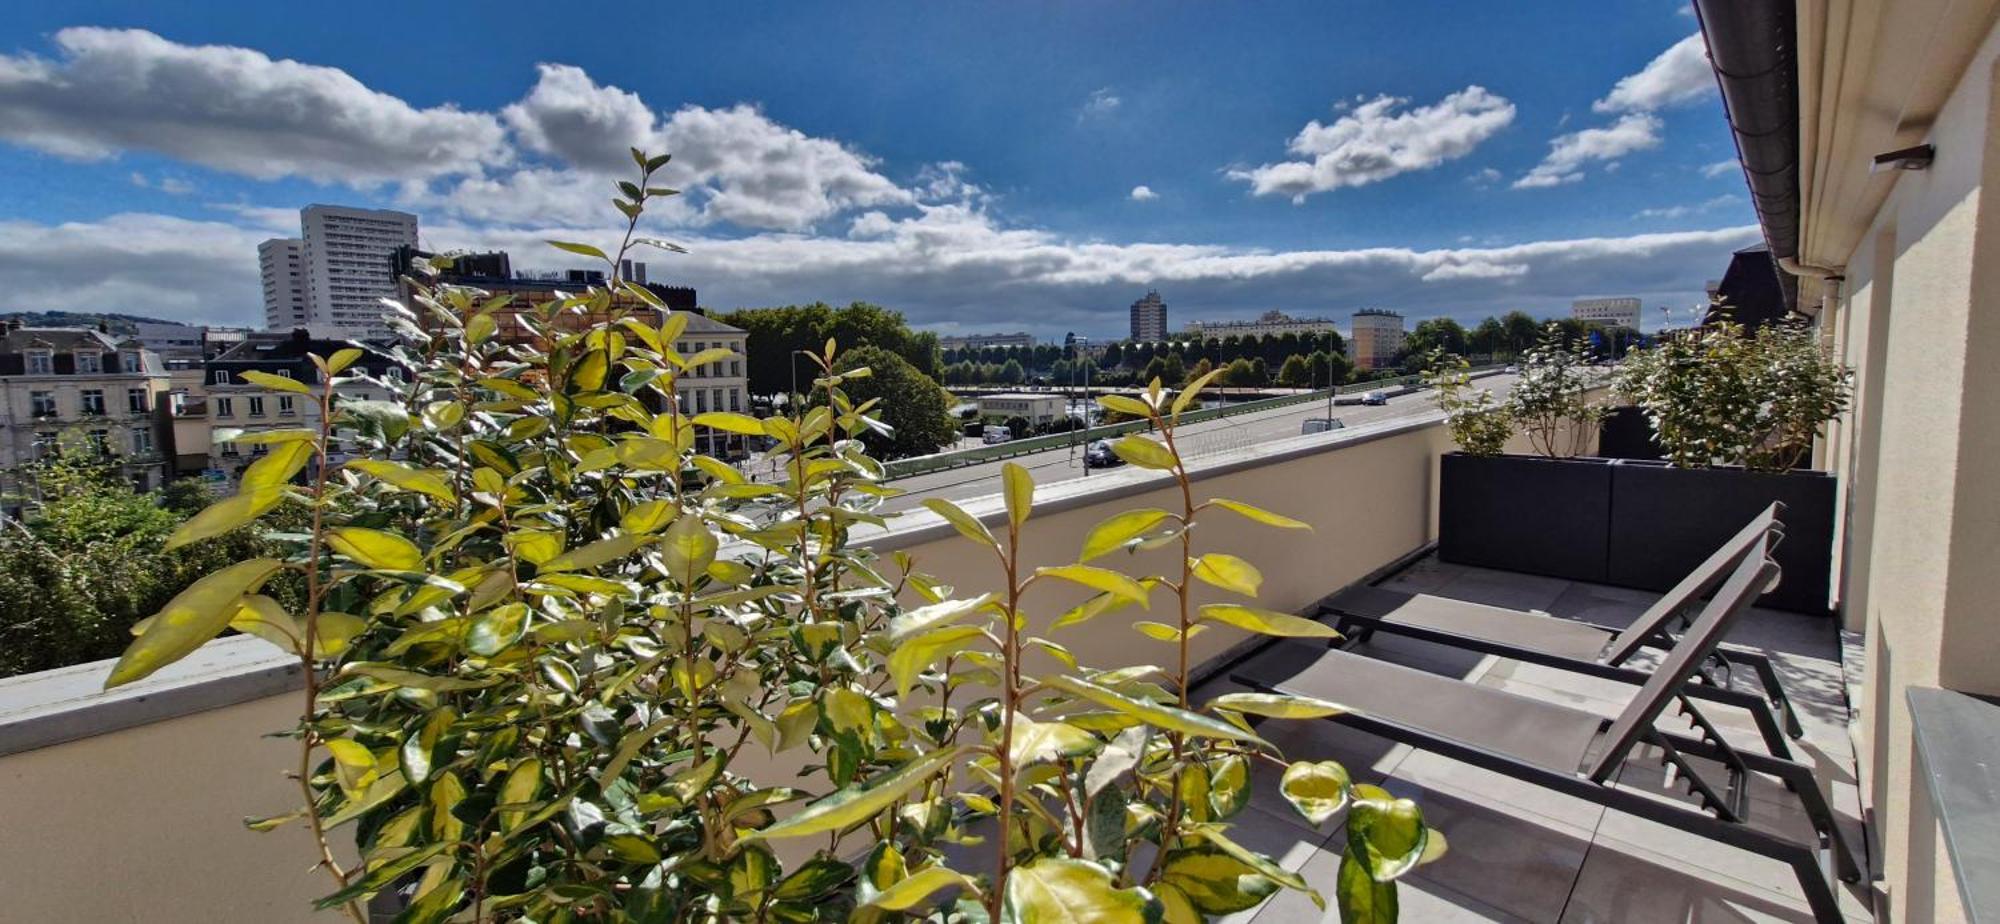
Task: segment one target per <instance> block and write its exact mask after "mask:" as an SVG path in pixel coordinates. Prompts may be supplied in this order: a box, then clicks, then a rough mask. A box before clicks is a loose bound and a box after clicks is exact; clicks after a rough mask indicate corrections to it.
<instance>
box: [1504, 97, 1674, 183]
mask: <svg viewBox="0 0 2000 924" xmlns="http://www.w3.org/2000/svg"><path fill="white" fill-rule="evenodd" d="M1659 144H1660V119H1659V117H1658V116H1655V115H1653V114H1652V113H1650V112H1629V113H1626V114H1625V115H1622V116H1619V117H1618V121H1616V122H1613V123H1612V124H1610V125H1608V126H1605V127H1603V128H1586V129H1583V130H1581V131H1574V132H1570V133H1569V134H1566V135H1557V136H1556V137H1555V138H1553V139H1551V140H1550V141H1549V153H1548V155H1547V156H1545V157H1543V158H1542V162H1541V163H1539V164H1536V165H1535V168H1534V169H1533V170H1530V171H1528V172H1527V173H1526V174H1524V175H1522V177H1521V178H1520V179H1518V180H1515V181H1514V188H1515V189H1537V188H1543V187H1549V186H1560V185H1562V184H1564V183H1574V182H1576V181H1578V180H1581V179H1583V171H1584V168H1585V167H1587V166H1589V165H1590V164H1591V163H1592V162H1594V161H1609V160H1613V159H1615V158H1619V157H1623V156H1625V155H1627V154H1630V153H1632V152H1634V151H1644V150H1647V149H1649V148H1655V147H1659Z"/></svg>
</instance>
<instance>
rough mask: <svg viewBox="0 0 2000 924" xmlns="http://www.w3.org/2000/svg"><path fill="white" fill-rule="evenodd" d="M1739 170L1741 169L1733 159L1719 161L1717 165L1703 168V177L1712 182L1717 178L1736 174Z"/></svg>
mask: <svg viewBox="0 0 2000 924" xmlns="http://www.w3.org/2000/svg"><path fill="white" fill-rule="evenodd" d="M1738 169H1739V167H1738V165H1737V163H1736V161H1735V160H1733V159H1732V160H1718V161H1716V162H1715V163H1712V164H1709V165H1708V166H1706V167H1703V168H1701V175H1702V176H1705V177H1707V178H1709V179H1711V180H1712V179H1715V178H1716V177H1720V176H1728V175H1730V174H1732V173H1735V172H1736V171H1737V170H1738Z"/></svg>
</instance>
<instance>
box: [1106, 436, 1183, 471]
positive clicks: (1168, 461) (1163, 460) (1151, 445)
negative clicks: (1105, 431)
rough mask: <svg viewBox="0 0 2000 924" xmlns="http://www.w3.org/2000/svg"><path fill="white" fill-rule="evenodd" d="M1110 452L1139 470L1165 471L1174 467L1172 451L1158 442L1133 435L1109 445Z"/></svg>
mask: <svg viewBox="0 0 2000 924" xmlns="http://www.w3.org/2000/svg"><path fill="white" fill-rule="evenodd" d="M1111 451H1112V452H1114V453H1117V454H1118V458H1120V459H1124V460H1125V461H1127V462H1130V463H1132V464H1133V465H1136V466H1139V467H1140V468H1150V469H1157V470H1162V471H1164V470H1167V469H1171V468H1173V467H1174V454H1173V451H1172V450H1170V449H1168V448H1167V447H1166V446H1165V445H1163V444H1162V443H1160V441H1158V440H1154V439H1149V438H1147V437H1143V436H1138V435H1133V436H1127V437H1125V438H1123V439H1120V440H1119V441H1118V442H1115V443H1112V444H1111Z"/></svg>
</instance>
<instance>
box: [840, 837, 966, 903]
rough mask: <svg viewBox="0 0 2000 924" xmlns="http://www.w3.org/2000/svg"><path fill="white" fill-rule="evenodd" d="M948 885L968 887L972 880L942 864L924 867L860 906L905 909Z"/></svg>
mask: <svg viewBox="0 0 2000 924" xmlns="http://www.w3.org/2000/svg"><path fill="white" fill-rule="evenodd" d="M884 843H885V844H886V843H887V842H884ZM949 886H958V887H960V888H965V889H969V888H970V887H971V886H972V880H970V879H968V878H966V876H965V874H964V873H960V872H957V871H955V870H951V869H947V868H945V867H942V866H931V867H926V868H924V869H920V870H918V871H916V872H915V873H912V874H910V876H909V877H908V878H905V879H902V880H899V881H898V882H896V884H894V885H892V886H889V887H888V888H886V889H883V890H881V891H880V892H877V893H875V896H874V897H873V898H870V899H869V900H868V901H866V902H864V903H863V904H862V906H861V907H863V908H880V909H882V910H884V911H907V910H909V909H911V908H914V907H916V905H917V903H918V902H921V901H923V900H924V899H926V898H929V897H930V895H931V893H933V892H936V891H937V890H939V889H943V888H947V887H949Z"/></svg>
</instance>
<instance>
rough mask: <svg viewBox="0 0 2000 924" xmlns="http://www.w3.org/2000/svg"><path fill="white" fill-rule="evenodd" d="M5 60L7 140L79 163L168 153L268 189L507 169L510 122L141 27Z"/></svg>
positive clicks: (1, 67) (1, 80) (70, 35)
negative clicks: (282, 183)
mask: <svg viewBox="0 0 2000 924" xmlns="http://www.w3.org/2000/svg"><path fill="white" fill-rule="evenodd" d="M54 43H55V48H56V56H55V57H54V58H44V57H40V56H37V55H33V54H18V55H0V139H4V140H6V141H9V142H12V143H14V144H18V145H21V146H23V147H28V148H33V149H35V150H38V151H44V152H47V153H49V154H54V155H56V156H59V157H66V158H71V159H76V160H102V159H105V158H108V157H111V156H113V155H115V154H117V153H119V152H121V151H128V150H142V151H153V152H156V153H160V154H165V155H167V156H169V157H174V158H178V159H180V160H184V161H188V162H190V163H196V164H201V165H204V166H208V167H213V168H215V169H218V170H225V171H228V172H231V173H237V174H242V175H244V176H248V177H253V178H257V179H267V180H268V179H278V178H281V177H305V178H307V179H311V180H317V181H321V182H339V183H348V184H353V185H360V186H366V185H373V184H377V183H381V182H384V181H393V180H405V179H412V178H416V179H423V178H429V177H435V176H440V175H444V174H449V173H459V172H464V171H468V170H475V169H478V168H479V167H481V166H483V165H488V164H498V163H503V162H505V161H506V160H507V159H508V156H509V151H508V148H507V145H506V144H505V141H504V137H503V136H504V132H503V130H502V129H501V127H500V123H499V120H497V119H495V118H494V117H493V116H491V115H488V114H484V113H475V112H463V111H460V110H458V109H456V108H453V107H451V106H437V107H432V108H428V109H419V108H416V107H414V106H411V105H410V104H409V103H406V102H404V101H403V100H401V99H398V98H396V97H394V96H390V95H389V94H386V93H380V92H377V91H375V90H371V89H369V88H368V87H367V86H365V85H363V84H362V83H361V82H360V81H358V80H355V79H354V78H353V77H351V76H349V75H348V74H347V73H346V72H345V71H341V70H339V69H336V68H330V67H320V66H316V65H310V64H301V63H299V62H297V61H289V60H275V59H273V58H271V57H270V56H268V55H265V54H264V53H263V52H260V51H254V50H251V49H247V48H235V47H230V46H224V45H183V44H179V43H176V42H171V41H168V40H167V39H164V38H161V37H160V36H158V35H155V34H153V33H151V32H146V31H142V30H138V29H101V28H94V27H77V28H69V29H63V30H62V31H60V32H57V33H56V34H55V36H54Z"/></svg>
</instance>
